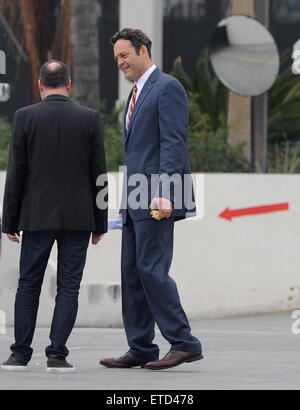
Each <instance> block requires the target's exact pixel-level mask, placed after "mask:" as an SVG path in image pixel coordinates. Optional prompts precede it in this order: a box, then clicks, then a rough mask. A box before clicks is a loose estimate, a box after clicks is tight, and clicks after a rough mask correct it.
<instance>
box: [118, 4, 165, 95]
mask: <svg viewBox="0 0 300 410" xmlns="http://www.w3.org/2000/svg"><path fill="white" fill-rule="evenodd" d="M126 27H129V28H138V29H140V30H142V31H143V32H144V33H146V34H147V35H148V37H149V38H150V39H151V40H152V59H153V62H154V64H156V65H157V66H158V67H159V68H162V45H163V1H162V0H120V30H121V29H123V28H126ZM131 88H132V84H131V83H130V82H129V81H127V80H126V79H125V78H124V74H123V73H119V102H120V103H122V102H124V101H126V100H127V97H128V95H129V92H130V90H131Z"/></svg>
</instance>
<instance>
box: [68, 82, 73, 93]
mask: <svg viewBox="0 0 300 410" xmlns="http://www.w3.org/2000/svg"><path fill="white" fill-rule="evenodd" d="M71 88H72V81H71V80H69V81H68V83H67V92H68V93H70V91H71Z"/></svg>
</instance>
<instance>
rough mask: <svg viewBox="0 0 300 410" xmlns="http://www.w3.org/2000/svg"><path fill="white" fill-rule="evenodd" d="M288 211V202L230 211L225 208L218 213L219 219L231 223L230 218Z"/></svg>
mask: <svg viewBox="0 0 300 410" xmlns="http://www.w3.org/2000/svg"><path fill="white" fill-rule="evenodd" d="M288 209H289V204H288V202H286V203H284V204H274V205H263V206H254V207H252V208H241V209H232V210H230V209H229V208H226V209H225V210H224V211H223V212H221V213H220V215H219V217H220V218H224V219H227V220H228V221H231V218H236V217H237V216H246V215H258V214H266V213H268V212H277V211H287V210H288Z"/></svg>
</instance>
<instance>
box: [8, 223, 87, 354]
mask: <svg viewBox="0 0 300 410" xmlns="http://www.w3.org/2000/svg"><path fill="white" fill-rule="evenodd" d="M90 234H91V233H90V232H83V231H42V232H24V233H23V238H22V248H21V257H20V278H19V285H18V290H17V295H16V302H15V343H14V344H13V345H12V346H11V351H12V353H13V355H14V356H15V357H16V358H17V359H18V360H20V361H22V362H29V360H30V359H31V356H32V352H33V349H32V348H31V343H32V339H33V335H34V331H35V326H36V318H37V312H38V306H39V297H40V293H41V287H42V283H43V279H44V273H45V270H46V267H47V263H48V260H49V256H50V252H51V249H52V247H53V244H54V242H55V240H56V241H57V248H58V259H57V296H56V300H55V310H54V315H53V319H52V325H51V332H50V341H51V344H50V346H48V347H47V348H46V356H47V357H57V358H65V357H66V356H67V355H68V353H69V351H68V349H67V347H66V342H67V340H68V338H69V336H70V333H71V331H72V329H73V327H74V324H75V320H76V316H77V310H78V296H79V288H80V283H81V279H82V274H83V269H84V266H85V262H86V253H87V248H88V245H89V239H90Z"/></svg>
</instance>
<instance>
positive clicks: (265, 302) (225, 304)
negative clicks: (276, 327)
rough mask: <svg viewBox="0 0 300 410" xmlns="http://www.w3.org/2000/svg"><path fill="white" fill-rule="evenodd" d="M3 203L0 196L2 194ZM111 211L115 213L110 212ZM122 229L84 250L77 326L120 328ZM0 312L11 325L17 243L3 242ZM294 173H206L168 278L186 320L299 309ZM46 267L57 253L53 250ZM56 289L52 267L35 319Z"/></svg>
mask: <svg viewBox="0 0 300 410" xmlns="http://www.w3.org/2000/svg"><path fill="white" fill-rule="evenodd" d="M3 181H4V174H3V173H2V174H0V195H1V196H0V198H2V191H3ZM0 202H1V199H0ZM283 202H289V204H290V209H289V211H283V212H275V213H270V214H264V215H257V216H245V217H239V218H234V219H233V220H232V221H231V222H229V221H227V220H225V219H222V218H220V217H218V215H219V214H220V213H221V212H222V211H223V210H224V209H225V208H227V207H229V208H230V209H239V208H248V207H251V206H260V205H271V204H275V203H283ZM111 215H113V212H112V213H111ZM120 241H121V232H120V231H111V232H109V233H108V234H107V236H106V238H105V239H104V240H103V242H102V243H101V244H100V245H99V246H97V247H90V249H89V259H88V262H87V266H86V270H85V274H84V279H83V284H82V291H81V299H80V310H79V317H78V322H77V324H79V325H97V326H120V325H121V323H122V322H121V304H120V294H119V290H120V289H119V286H115V284H119V283H120ZM2 242H3V243H2V245H3V246H2V254H1V258H0V310H3V311H6V312H7V316H8V323H11V322H12V317H13V316H12V313H13V302H14V301H13V297H14V292H15V287H16V282H17V274H18V273H17V271H18V257H19V246H18V245H15V244H12V243H9V242H8V241H7V239H6V238H5V237H3V240H2ZM299 244H300V175H252V174H205V213H204V217H203V218H202V219H201V220H199V221H195V222H190V221H182V222H177V223H176V228H175V249H174V260H173V264H172V266H171V275H172V276H173V277H174V279H175V280H176V282H177V285H178V288H179V292H180V295H181V299H182V303H183V306H184V308H185V310H186V312H187V314H188V316H189V317H190V318H200V317H220V316H227V315H244V314H248V313H251V314H252V313H262V312H272V311H281V310H287V309H297V308H299V307H300V275H299V266H300V252H299ZM51 260H52V262H51V263H52V265H53V263H55V252H53V253H52V258H51ZM54 294H55V272H54V270H53V268H51V266H49V267H48V272H47V276H46V280H45V284H44V293H43V295H42V297H41V309H40V319H39V323H40V324H47V323H49V322H50V316H51V312H52V305H51V303H53V297H54Z"/></svg>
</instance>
